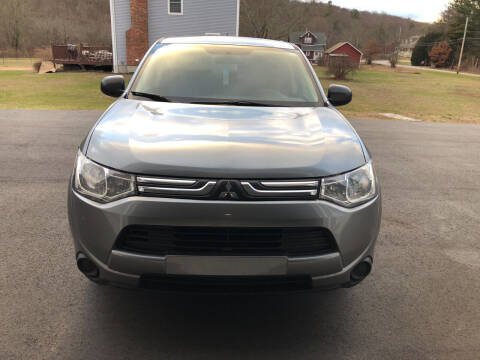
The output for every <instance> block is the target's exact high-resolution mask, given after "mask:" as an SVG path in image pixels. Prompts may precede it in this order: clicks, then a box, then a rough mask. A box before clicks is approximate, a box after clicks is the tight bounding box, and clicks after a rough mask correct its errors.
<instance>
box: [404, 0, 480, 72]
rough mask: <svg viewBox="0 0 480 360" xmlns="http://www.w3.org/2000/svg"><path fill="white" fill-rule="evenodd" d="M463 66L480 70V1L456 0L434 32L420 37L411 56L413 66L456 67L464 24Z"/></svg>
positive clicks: (443, 15) (434, 27)
mask: <svg viewBox="0 0 480 360" xmlns="http://www.w3.org/2000/svg"><path fill="white" fill-rule="evenodd" d="M467 16H468V18H469V21H468V28H467V32H466V34H465V46H464V52H463V64H464V65H465V68H471V69H472V70H475V69H479V68H480V0H453V1H451V2H450V3H449V5H448V7H447V9H446V10H445V11H444V12H443V13H442V16H441V18H440V20H439V21H438V22H437V23H435V25H434V26H433V27H432V29H431V31H429V32H428V33H427V34H426V35H425V36H423V37H421V38H420V39H419V40H418V42H417V44H416V46H415V48H414V50H413V54H412V59H411V61H412V64H413V65H426V66H430V65H434V66H436V67H453V66H456V65H457V64H458V61H459V57H460V50H461V46H462V41H463V35H464V30H465V24H466V20H467Z"/></svg>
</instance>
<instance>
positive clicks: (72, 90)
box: [0, 71, 129, 110]
mask: <svg viewBox="0 0 480 360" xmlns="http://www.w3.org/2000/svg"><path fill="white" fill-rule="evenodd" d="M106 75H108V74H107V73H100V72H58V73H55V74H43V75H39V74H36V73H34V72H28V71H0V83H1V84H2V87H1V88H0V109H2V108H3V109H6V108H10V109H11V108H16V109H18V108H21V109H46V110H101V109H106V108H107V107H108V106H109V105H110V104H111V103H112V102H113V99H112V98H111V97H108V96H105V95H103V94H102V93H101V92H100V80H101V79H102V78H103V77H104V76H106ZM128 78H129V77H128Z"/></svg>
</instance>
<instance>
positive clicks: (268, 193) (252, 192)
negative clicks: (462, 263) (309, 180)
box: [241, 181, 318, 197]
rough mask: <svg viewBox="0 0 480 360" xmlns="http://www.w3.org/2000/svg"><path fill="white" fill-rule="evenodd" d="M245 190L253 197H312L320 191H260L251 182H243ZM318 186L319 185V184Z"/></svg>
mask: <svg viewBox="0 0 480 360" xmlns="http://www.w3.org/2000/svg"><path fill="white" fill-rule="evenodd" d="M241 184H242V187H243V189H244V190H245V191H246V192H247V194H249V195H251V196H260V197H261V196H275V195H278V196H289V195H292V196H295V195H310V196H315V195H317V193H318V189H317V188H315V189H304V190H303V189H302V190H294V189H290V190H278V189H275V190H265V189H258V188H256V187H254V186H253V185H252V184H251V183H250V182H248V181H242V182H241ZM317 184H318V183H317Z"/></svg>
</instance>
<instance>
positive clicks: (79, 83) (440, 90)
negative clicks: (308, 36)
mask: <svg viewBox="0 0 480 360" xmlns="http://www.w3.org/2000/svg"><path fill="white" fill-rule="evenodd" d="M27 61H30V59H27ZM0 62H1V59H0ZM315 70H316V71H317V74H318V76H319V78H320V80H321V82H322V84H323V86H324V87H325V89H326V88H327V87H328V85H330V84H332V83H340V84H344V85H347V86H349V87H350V88H351V89H352V91H353V101H352V103H351V104H349V105H346V106H343V107H341V108H340V110H341V111H342V112H343V113H344V114H345V115H346V116H348V117H351V118H384V117H383V116H382V115H380V113H394V114H398V115H403V116H408V117H412V118H415V119H419V120H427V121H443V122H465V123H480V78H475V77H469V76H463V75H460V76H457V75H456V74H454V73H452V74H450V73H440V72H434V71H418V70H416V69H415V70H412V69H405V68H397V69H391V68H389V67H387V66H375V65H374V66H367V65H362V68H361V70H359V71H357V72H356V73H355V74H354V75H353V76H351V77H350V79H347V80H345V81H335V80H334V79H332V78H331V77H329V76H328V75H327V74H326V73H325V68H320V67H315ZM106 75H108V74H107V73H100V72H58V73H55V74H43V75H38V74H35V73H33V72H31V71H11V70H10V71H2V70H1V69H0V83H1V84H2V87H1V88H0V109H2V108H23V109H58V110H103V109H106V108H107V107H108V106H109V105H110V104H111V103H112V101H113V99H112V98H109V97H107V96H105V95H103V94H102V93H101V92H100V80H101V79H102V78H103V77H104V76H106ZM127 80H129V77H127Z"/></svg>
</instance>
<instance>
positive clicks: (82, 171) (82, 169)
mask: <svg viewBox="0 0 480 360" xmlns="http://www.w3.org/2000/svg"><path fill="white" fill-rule="evenodd" d="M74 176H75V179H74V188H75V190H76V191H78V192H79V193H80V194H82V195H84V196H85V197H88V198H89V199H92V200H95V201H97V202H102V203H108V202H111V201H114V200H118V199H121V198H124V197H127V196H131V195H134V194H135V177H134V176H133V175H129V174H124V173H121V172H119V171H115V170H112V169H107V168H105V167H103V166H100V165H98V164H96V163H94V162H93V161H90V160H89V159H87V158H86V157H85V156H84V155H83V154H82V153H81V152H80V151H79V152H78V154H77V162H76V165H75V173H74Z"/></svg>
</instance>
